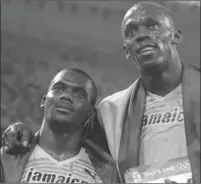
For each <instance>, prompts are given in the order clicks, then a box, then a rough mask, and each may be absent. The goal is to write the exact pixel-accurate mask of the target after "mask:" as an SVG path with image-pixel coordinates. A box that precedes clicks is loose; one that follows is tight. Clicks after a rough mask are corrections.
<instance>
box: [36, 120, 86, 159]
mask: <svg viewBox="0 0 201 184" xmlns="http://www.w3.org/2000/svg"><path fill="white" fill-rule="evenodd" d="M82 140H83V130H80V131H75V133H71V134H68V133H67V132H57V133H55V132H54V131H53V130H52V129H51V128H50V127H49V123H48V122H47V120H45V119H44V120H43V124H42V127H41V130H40V139H39V143H38V144H39V145H40V147H42V148H43V149H44V150H46V151H47V152H49V153H52V154H53V155H56V156H58V155H62V156H63V157H65V158H66V157H69V155H71V156H70V157H72V156H75V155H77V154H78V153H79V151H80V149H81V147H82Z"/></svg>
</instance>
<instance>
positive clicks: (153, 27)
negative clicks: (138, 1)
mask: <svg viewBox="0 0 201 184" xmlns="http://www.w3.org/2000/svg"><path fill="white" fill-rule="evenodd" d="M158 28H159V27H158V26H157V25H156V24H149V29H158Z"/></svg>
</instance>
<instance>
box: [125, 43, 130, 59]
mask: <svg viewBox="0 0 201 184" xmlns="http://www.w3.org/2000/svg"><path fill="white" fill-rule="evenodd" d="M123 48H124V54H125V56H126V59H130V58H131V54H130V52H129V50H128V49H127V48H126V46H125V44H124V46H123Z"/></svg>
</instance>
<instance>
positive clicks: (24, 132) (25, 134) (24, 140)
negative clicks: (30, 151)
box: [20, 128, 32, 148]
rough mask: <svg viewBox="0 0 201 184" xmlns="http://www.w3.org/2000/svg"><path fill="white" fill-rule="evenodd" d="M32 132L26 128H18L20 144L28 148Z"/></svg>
mask: <svg viewBox="0 0 201 184" xmlns="http://www.w3.org/2000/svg"><path fill="white" fill-rule="evenodd" d="M31 137H32V133H31V132H30V130H28V129H26V128H22V129H21V130H20V138H21V144H22V146H23V147H24V148H29V147H30V143H31Z"/></svg>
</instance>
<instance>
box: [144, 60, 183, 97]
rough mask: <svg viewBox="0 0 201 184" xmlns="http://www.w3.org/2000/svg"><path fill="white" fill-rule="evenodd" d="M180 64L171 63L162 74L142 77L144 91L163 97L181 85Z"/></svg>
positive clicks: (178, 62)
mask: <svg viewBox="0 0 201 184" xmlns="http://www.w3.org/2000/svg"><path fill="white" fill-rule="evenodd" d="M181 75H182V64H181V62H180V61H179V60H177V62H171V64H170V65H169V66H168V68H167V69H166V70H165V71H163V72H161V73H160V72H157V75H156V74H152V75H142V81H143V84H144V86H145V89H146V90H147V91H149V92H151V93H154V94H156V95H160V96H165V95H166V94H168V93H169V92H171V91H172V90H173V89H175V88H176V87H177V86H178V85H179V84H180V83H181Z"/></svg>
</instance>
